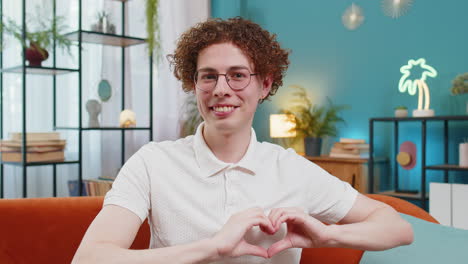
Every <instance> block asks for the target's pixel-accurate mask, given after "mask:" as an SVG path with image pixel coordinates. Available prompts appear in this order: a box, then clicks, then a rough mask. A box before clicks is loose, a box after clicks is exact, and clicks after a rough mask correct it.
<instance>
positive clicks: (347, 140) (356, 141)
mask: <svg viewBox="0 0 468 264" xmlns="http://www.w3.org/2000/svg"><path fill="white" fill-rule="evenodd" d="M340 143H354V144H365V143H366V140H365V139H355V138H340Z"/></svg>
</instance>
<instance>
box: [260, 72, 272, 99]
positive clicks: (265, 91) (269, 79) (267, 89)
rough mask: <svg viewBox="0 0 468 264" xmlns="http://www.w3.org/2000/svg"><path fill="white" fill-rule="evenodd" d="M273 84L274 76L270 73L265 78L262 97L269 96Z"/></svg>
mask: <svg viewBox="0 0 468 264" xmlns="http://www.w3.org/2000/svg"><path fill="white" fill-rule="evenodd" d="M272 85H273V76H271V75H270V74H269V75H267V76H266V77H265V79H263V82H262V99H264V98H265V97H267V96H268V94H269V93H270V90H271V86H272Z"/></svg>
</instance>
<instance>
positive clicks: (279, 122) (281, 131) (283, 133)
mask: <svg viewBox="0 0 468 264" xmlns="http://www.w3.org/2000/svg"><path fill="white" fill-rule="evenodd" d="M291 117H293V116H291V115H289V116H288V115H285V114H275V115H270V137H271V138H288V137H295V136H296V131H291V129H292V128H294V127H296V124H295V123H294V122H292V121H291V120H293V118H291Z"/></svg>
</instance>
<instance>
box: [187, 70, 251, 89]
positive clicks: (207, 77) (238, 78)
mask: <svg viewBox="0 0 468 264" xmlns="http://www.w3.org/2000/svg"><path fill="white" fill-rule="evenodd" d="M220 75H223V76H224V78H226V82H227V83H228V85H229V87H231V89H232V90H234V91H240V90H243V89H244V88H245V87H247V86H248V85H249V84H250V80H251V79H252V76H254V75H257V74H256V73H250V71H249V70H248V69H244V68H240V69H231V70H229V71H228V72H227V73H217V72H215V71H209V70H208V71H207V70H200V71H197V72H195V76H194V81H195V86H196V87H197V88H198V89H200V90H202V91H205V92H211V91H213V90H214V88H215V87H216V84H217V83H218V79H219V76H220Z"/></svg>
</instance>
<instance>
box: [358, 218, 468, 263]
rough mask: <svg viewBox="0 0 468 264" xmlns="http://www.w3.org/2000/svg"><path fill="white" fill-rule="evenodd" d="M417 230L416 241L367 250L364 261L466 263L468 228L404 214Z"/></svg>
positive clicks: (467, 256) (362, 260)
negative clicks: (409, 243) (459, 227)
mask: <svg viewBox="0 0 468 264" xmlns="http://www.w3.org/2000/svg"><path fill="white" fill-rule="evenodd" d="M401 216H402V217H403V218H404V219H405V220H406V221H408V222H409V223H410V224H411V225H412V226H413V230H414V242H413V243H412V244H411V245H408V246H401V247H397V248H393V249H390V250H385V251H366V252H365V253H364V255H363V257H362V259H361V262H360V263H361V264H374V263H379V264H387V263H388V264H390V263H392V264H394V263H425V264H430V263H438V264H439V263H462V262H463V263H464V261H466V260H467V259H468V230H463V229H457V228H453V227H447V226H443V225H438V224H434V223H430V222H427V221H424V220H421V219H419V218H415V217H413V216H410V215H406V214H401Z"/></svg>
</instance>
